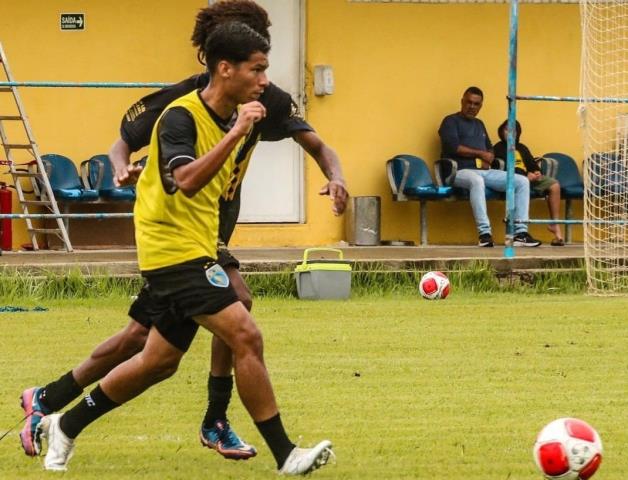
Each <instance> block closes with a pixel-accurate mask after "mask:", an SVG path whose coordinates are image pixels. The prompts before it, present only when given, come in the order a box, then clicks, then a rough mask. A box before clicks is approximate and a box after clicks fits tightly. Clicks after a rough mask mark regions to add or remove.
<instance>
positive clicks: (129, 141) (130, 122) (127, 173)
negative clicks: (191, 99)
mask: <svg viewBox="0 0 628 480" xmlns="http://www.w3.org/2000/svg"><path fill="white" fill-rule="evenodd" d="M207 83H209V75H208V74H207V73H205V74H202V75H194V76H192V77H189V78H187V79H185V80H182V81H181V82H179V83H176V84H174V85H170V86H168V87H164V88H162V89H160V90H158V91H156V92H153V93H151V94H150V95H146V96H145V97H142V98H141V99H140V100H138V101H137V102H135V103H134V104H133V105H131V106H130V107H129V108H128V109H127V111H126V112H125V113H124V116H123V117H122V121H121V122H120V138H118V139H117V140H116V141H115V142H114V144H113V145H112V146H111V149H110V150H109V158H110V160H111V163H112V165H113V171H114V176H113V181H114V183H115V185H116V186H118V187H121V186H125V185H134V184H135V183H137V179H138V177H139V174H140V173H141V172H142V167H141V166H139V165H131V153H133V152H137V151H138V150H140V149H141V148H143V147H145V146H147V145H148V144H149V143H150V137H151V134H152V131H153V127H154V126H155V123H157V119H158V118H159V116H160V115H161V112H163V110H164V109H165V108H166V106H168V104H169V103H170V102H172V101H173V100H174V99H176V98H178V97H180V96H182V95H185V94H186V93H189V92H191V91H192V90H194V89H196V88H203V87H205V86H206V85H207Z"/></svg>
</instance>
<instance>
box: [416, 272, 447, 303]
mask: <svg viewBox="0 0 628 480" xmlns="http://www.w3.org/2000/svg"><path fill="white" fill-rule="evenodd" d="M419 292H421V296H422V297H423V298H427V299H428V300H437V299H444V298H447V295H449V279H448V278H447V276H446V275H445V274H444V273H442V272H427V273H426V274H425V275H423V277H422V278H421V281H420V282H419Z"/></svg>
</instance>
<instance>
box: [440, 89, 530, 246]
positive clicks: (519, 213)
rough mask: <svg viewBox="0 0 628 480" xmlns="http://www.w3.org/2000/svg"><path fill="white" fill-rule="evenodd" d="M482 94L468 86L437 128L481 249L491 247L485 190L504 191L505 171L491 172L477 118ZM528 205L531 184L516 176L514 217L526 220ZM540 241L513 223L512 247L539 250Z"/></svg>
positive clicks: (486, 141) (481, 125) (484, 135)
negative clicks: (466, 201) (468, 204)
mask: <svg viewBox="0 0 628 480" xmlns="http://www.w3.org/2000/svg"><path fill="white" fill-rule="evenodd" d="M483 101H484V94H483V93H482V90H480V89H479V88H477V87H469V88H467V89H466V90H465V92H464V95H463V96H462V100H461V101H460V103H461V108H460V111H459V112H457V113H453V114H451V115H447V116H446V117H445V118H444V119H443V121H442V123H441V125H440V128H439V129H438V134H439V136H440V140H441V144H442V154H441V156H442V157H443V158H450V159H452V160H454V161H455V162H456V163H457V165H458V172H457V173H456V177H455V179H454V183H453V185H454V186H455V187H461V188H465V189H467V190H469V198H470V201H471V208H472V210H473V217H474V218H475V224H476V226H477V229H478V234H479V236H480V237H479V242H478V245H479V246H480V247H492V246H493V236H492V232H491V222H490V220H489V218H488V214H487V213H486V196H485V187H489V188H491V189H493V190H497V191H499V192H504V191H506V172H504V171H502V170H491V169H490V167H491V163H492V162H493V160H494V158H495V156H494V155H493V147H492V145H491V141H490V139H489V137H488V133H487V132H486V127H485V126H484V123H483V122H482V120H480V119H478V118H476V117H477V114H478V113H479V111H480V109H481V108H482V102H483ZM529 206H530V182H529V181H528V179H527V178H526V177H523V176H521V175H515V218H516V219H517V220H528V209H529ZM540 244H541V242H540V241H538V240H536V239H534V238H532V236H531V235H530V234H529V233H528V226H527V224H525V223H517V224H515V236H514V238H513V245H514V246H515V247H538V246H539V245H540Z"/></svg>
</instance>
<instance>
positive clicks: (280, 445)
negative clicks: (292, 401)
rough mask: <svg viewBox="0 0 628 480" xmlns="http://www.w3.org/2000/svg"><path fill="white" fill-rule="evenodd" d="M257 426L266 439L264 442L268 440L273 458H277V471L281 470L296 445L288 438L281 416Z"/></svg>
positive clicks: (258, 423) (259, 423) (257, 423)
mask: <svg viewBox="0 0 628 480" xmlns="http://www.w3.org/2000/svg"><path fill="white" fill-rule="evenodd" d="M255 426H256V427H257V429H258V430H259V432H260V433H261V434H262V437H264V440H266V444H267V445H268V447H269V448H270V451H271V452H273V457H275V461H276V462H277V469H280V468H281V467H283V464H284V463H285V462H286V459H287V458H288V455H290V452H291V451H292V449H293V448H294V447H295V446H296V445H295V444H294V443H292V442H291V441H290V439H289V438H288V434H287V433H286V430H285V429H284V428H283V424H282V423H281V418H280V417H279V414H277V415H275V416H274V417H272V418H269V419H268V420H264V421H263V422H256V423H255Z"/></svg>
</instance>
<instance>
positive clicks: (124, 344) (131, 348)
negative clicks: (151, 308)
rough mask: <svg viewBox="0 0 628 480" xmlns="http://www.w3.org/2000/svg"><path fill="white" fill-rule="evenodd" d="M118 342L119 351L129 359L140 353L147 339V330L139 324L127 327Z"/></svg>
mask: <svg viewBox="0 0 628 480" xmlns="http://www.w3.org/2000/svg"><path fill="white" fill-rule="evenodd" d="M124 333H125V334H124V336H123V337H122V339H121V342H120V350H121V351H122V352H123V353H124V354H126V355H128V356H129V357H131V356H133V355H135V354H136V353H138V352H141V351H142V349H143V348H144V345H145V344H146V339H147V338H148V329H147V328H145V327H143V326H142V325H140V324H137V325H133V326H131V327H129V328H128V329H127V330H126V331H125V332H124Z"/></svg>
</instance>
